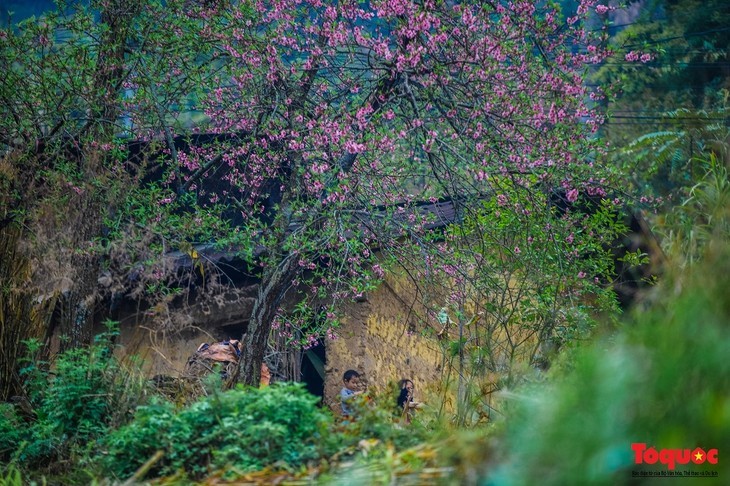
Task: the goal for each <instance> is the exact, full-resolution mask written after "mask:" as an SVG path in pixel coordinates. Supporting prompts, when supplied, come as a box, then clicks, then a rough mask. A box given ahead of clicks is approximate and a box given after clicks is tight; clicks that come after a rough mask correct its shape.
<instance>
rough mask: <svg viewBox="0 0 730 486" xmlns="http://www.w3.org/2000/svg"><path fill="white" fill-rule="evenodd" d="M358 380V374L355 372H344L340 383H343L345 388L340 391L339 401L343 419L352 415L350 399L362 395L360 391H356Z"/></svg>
mask: <svg viewBox="0 0 730 486" xmlns="http://www.w3.org/2000/svg"><path fill="white" fill-rule="evenodd" d="M359 380H360V373H358V372H357V371H355V370H347V371H345V374H344V375H342V383H344V385H345V386H344V387H343V388H342V390H341V391H340V400H341V401H342V415H344V416H345V417H351V416H353V415H354V410H353V408H352V399H353V398H354V397H355V396H357V395H360V394H361V393H362V391H361V390H358V385H359V383H358V382H359Z"/></svg>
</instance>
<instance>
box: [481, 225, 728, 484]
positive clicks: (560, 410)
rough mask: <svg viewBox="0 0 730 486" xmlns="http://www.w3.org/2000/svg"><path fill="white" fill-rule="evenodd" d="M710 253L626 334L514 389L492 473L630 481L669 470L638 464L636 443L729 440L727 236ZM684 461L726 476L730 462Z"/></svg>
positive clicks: (500, 479) (495, 476) (522, 479)
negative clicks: (562, 370) (550, 377)
mask: <svg viewBox="0 0 730 486" xmlns="http://www.w3.org/2000/svg"><path fill="white" fill-rule="evenodd" d="M707 255H708V258H707V259H706V261H705V262H704V263H703V264H702V265H701V266H700V267H698V268H696V269H695V271H693V272H691V273H689V274H687V273H684V272H682V271H681V270H678V271H677V272H676V273H675V274H674V275H672V276H671V277H670V278H669V279H668V281H667V282H666V283H665V286H664V292H663V294H662V296H661V297H660V298H659V299H658V300H657V301H656V302H655V303H654V306H653V307H652V309H651V310H650V311H648V312H646V313H640V314H636V315H635V316H634V317H633V319H632V320H631V321H630V323H629V325H627V326H626V327H625V328H624V329H623V330H622V332H621V333H620V335H618V336H616V337H615V338H614V339H612V340H602V341H598V342H596V343H595V344H593V345H592V346H589V347H587V348H585V349H583V350H581V351H580V352H578V353H576V355H575V359H574V361H573V366H572V367H571V369H570V370H569V371H568V372H567V373H566V374H565V375H563V376H560V375H558V376H554V378H555V382H554V383H552V384H550V385H542V386H540V387H538V388H536V389H534V388H533V389H522V390H519V391H518V392H517V393H515V394H513V395H512V401H513V405H514V406H513V407H512V408H511V413H510V414H509V417H508V419H507V423H506V436H505V438H504V440H502V441H500V450H499V451H498V455H499V457H500V459H499V463H500V464H501V465H499V466H498V467H497V466H496V465H495V466H493V467H491V468H490V472H489V476H490V481H491V482H493V483H495V484H514V485H519V484H537V483H539V484H556V485H557V484H586V483H590V484H597V485H598V484H606V485H609V484H619V483H627V482H628V481H630V478H631V471H632V470H642V469H643V470H647V471H657V470H659V471H661V470H666V469H667V468H666V466H664V465H661V464H659V463H657V464H655V465H643V466H640V465H636V464H635V463H634V454H633V452H632V450H631V444H632V443H646V444H647V447H654V448H655V449H656V450H659V449H662V448H671V449H679V448H681V449H687V448H689V449H694V448H695V447H702V448H704V450H708V449H710V448H718V449H719V450H720V451H722V450H726V449H727V447H728V446H730V443H729V442H728V437H730V402H728V393H729V392H730V361H728V359H727V349H728V346H730V334H728V327H727V323H728V322H729V321H730V300H728V298H727V295H728V294H727V289H728V286H730V246H729V245H728V240H727V239H724V240H716V245H714V247H712V250H711V251H710V252H709V253H707ZM677 286H679V287H677ZM676 288H681V289H682V290H681V292H679V293H677V292H675V291H673V289H676ZM678 469H691V470H693V471H704V470H710V471H713V470H714V471H717V472H718V473H719V477H721V478H722V477H724V476H725V475H727V474H728V471H729V470H728V466H727V463H726V462H723V461H722V460H720V462H719V463H718V465H715V466H713V465H710V464H708V463H706V464H705V465H703V466H696V465H694V464H689V465H688V466H680V467H678ZM705 481H706V479H704V478H703V481H701V482H703V483H704V482H705Z"/></svg>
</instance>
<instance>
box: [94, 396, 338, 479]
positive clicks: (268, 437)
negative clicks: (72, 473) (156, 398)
mask: <svg viewBox="0 0 730 486" xmlns="http://www.w3.org/2000/svg"><path fill="white" fill-rule="evenodd" d="M318 400H319V399H318V398H317V397H314V396H312V395H310V394H309V393H308V392H307V391H306V390H305V389H304V387H303V386H302V385H301V384H286V383H275V384H273V385H272V386H270V387H265V388H261V389H254V388H245V389H244V388H237V389H235V390H230V391H227V392H220V393H214V394H213V395H211V396H207V397H204V398H202V399H201V400H199V401H197V402H195V403H194V404H192V405H190V406H189V407H186V408H184V409H182V410H181V411H179V412H175V411H174V409H173V407H172V406H171V405H169V404H166V403H152V404H150V405H147V406H143V407H140V408H139V409H138V412H137V415H136V416H135V419H134V421H132V422H131V423H130V424H128V425H126V426H124V427H122V428H120V429H118V430H116V431H114V432H112V433H111V434H110V435H109V436H108V437H107V438H106V439H105V440H104V441H103V444H102V447H103V449H105V450H104V453H103V454H102V455H101V456H100V463H101V464H102V467H103V469H104V470H105V471H106V472H107V473H108V474H111V475H113V476H115V477H119V478H123V477H128V476H129V475H130V474H132V473H133V472H134V471H135V470H137V469H138V468H139V467H140V466H141V465H142V464H144V463H145V462H146V461H147V460H148V459H150V458H151V457H153V456H154V455H155V454H156V452H157V451H158V450H161V451H163V452H164V455H163V456H162V458H161V459H160V460H159V462H158V463H157V464H156V465H155V467H154V468H153V469H151V472H153V473H154V474H158V475H167V474H174V473H176V472H178V471H180V470H183V471H185V472H186V473H187V474H189V475H191V476H193V477H202V476H203V475H205V474H206V473H207V472H209V471H211V470H218V469H235V470H238V471H246V470H255V469H260V468H262V467H264V466H266V465H271V464H274V463H281V464H286V465H289V466H300V465H302V464H304V463H306V462H307V461H308V460H312V459H317V458H319V457H321V456H322V455H323V454H324V453H325V452H326V451H325V450H323V449H322V448H321V447H320V445H319V444H320V442H321V441H322V437H323V435H325V434H323V432H324V431H325V430H326V429H327V428H328V427H330V426H331V425H332V417H331V415H330V414H329V413H327V412H326V411H324V410H322V409H320V408H318V407H317V402H318Z"/></svg>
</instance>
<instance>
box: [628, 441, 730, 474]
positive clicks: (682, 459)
mask: <svg viewBox="0 0 730 486" xmlns="http://www.w3.org/2000/svg"><path fill="white" fill-rule="evenodd" d="M631 450H632V451H634V463H635V464H644V463H646V464H656V463H657V461H659V462H660V463H662V464H665V465H666V466H667V469H669V470H670V471H672V470H674V466H675V465H676V464H689V463H690V462H693V463H695V464H703V463H704V462H705V461H707V462H709V463H710V464H717V449H710V450H708V451H707V452H705V451H704V450H703V449H701V448H699V447H698V448H696V449H695V450H690V449H659V450H658V451H657V450H656V449H655V448H654V447H649V448H648V449H647V448H646V444H644V443H636V442H634V443H633V444H631Z"/></svg>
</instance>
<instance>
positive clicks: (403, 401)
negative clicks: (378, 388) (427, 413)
mask: <svg viewBox="0 0 730 486" xmlns="http://www.w3.org/2000/svg"><path fill="white" fill-rule="evenodd" d="M397 403H398V410H399V412H400V413H402V414H403V418H404V419H405V423H407V424H409V423H411V418H412V415H413V410H414V409H416V408H421V407H422V406H423V404H422V403H420V402H416V401H414V400H413V382H412V381H411V380H409V379H407V378H406V379H403V380H401V381H400V394H399V395H398V402H397Z"/></svg>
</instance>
